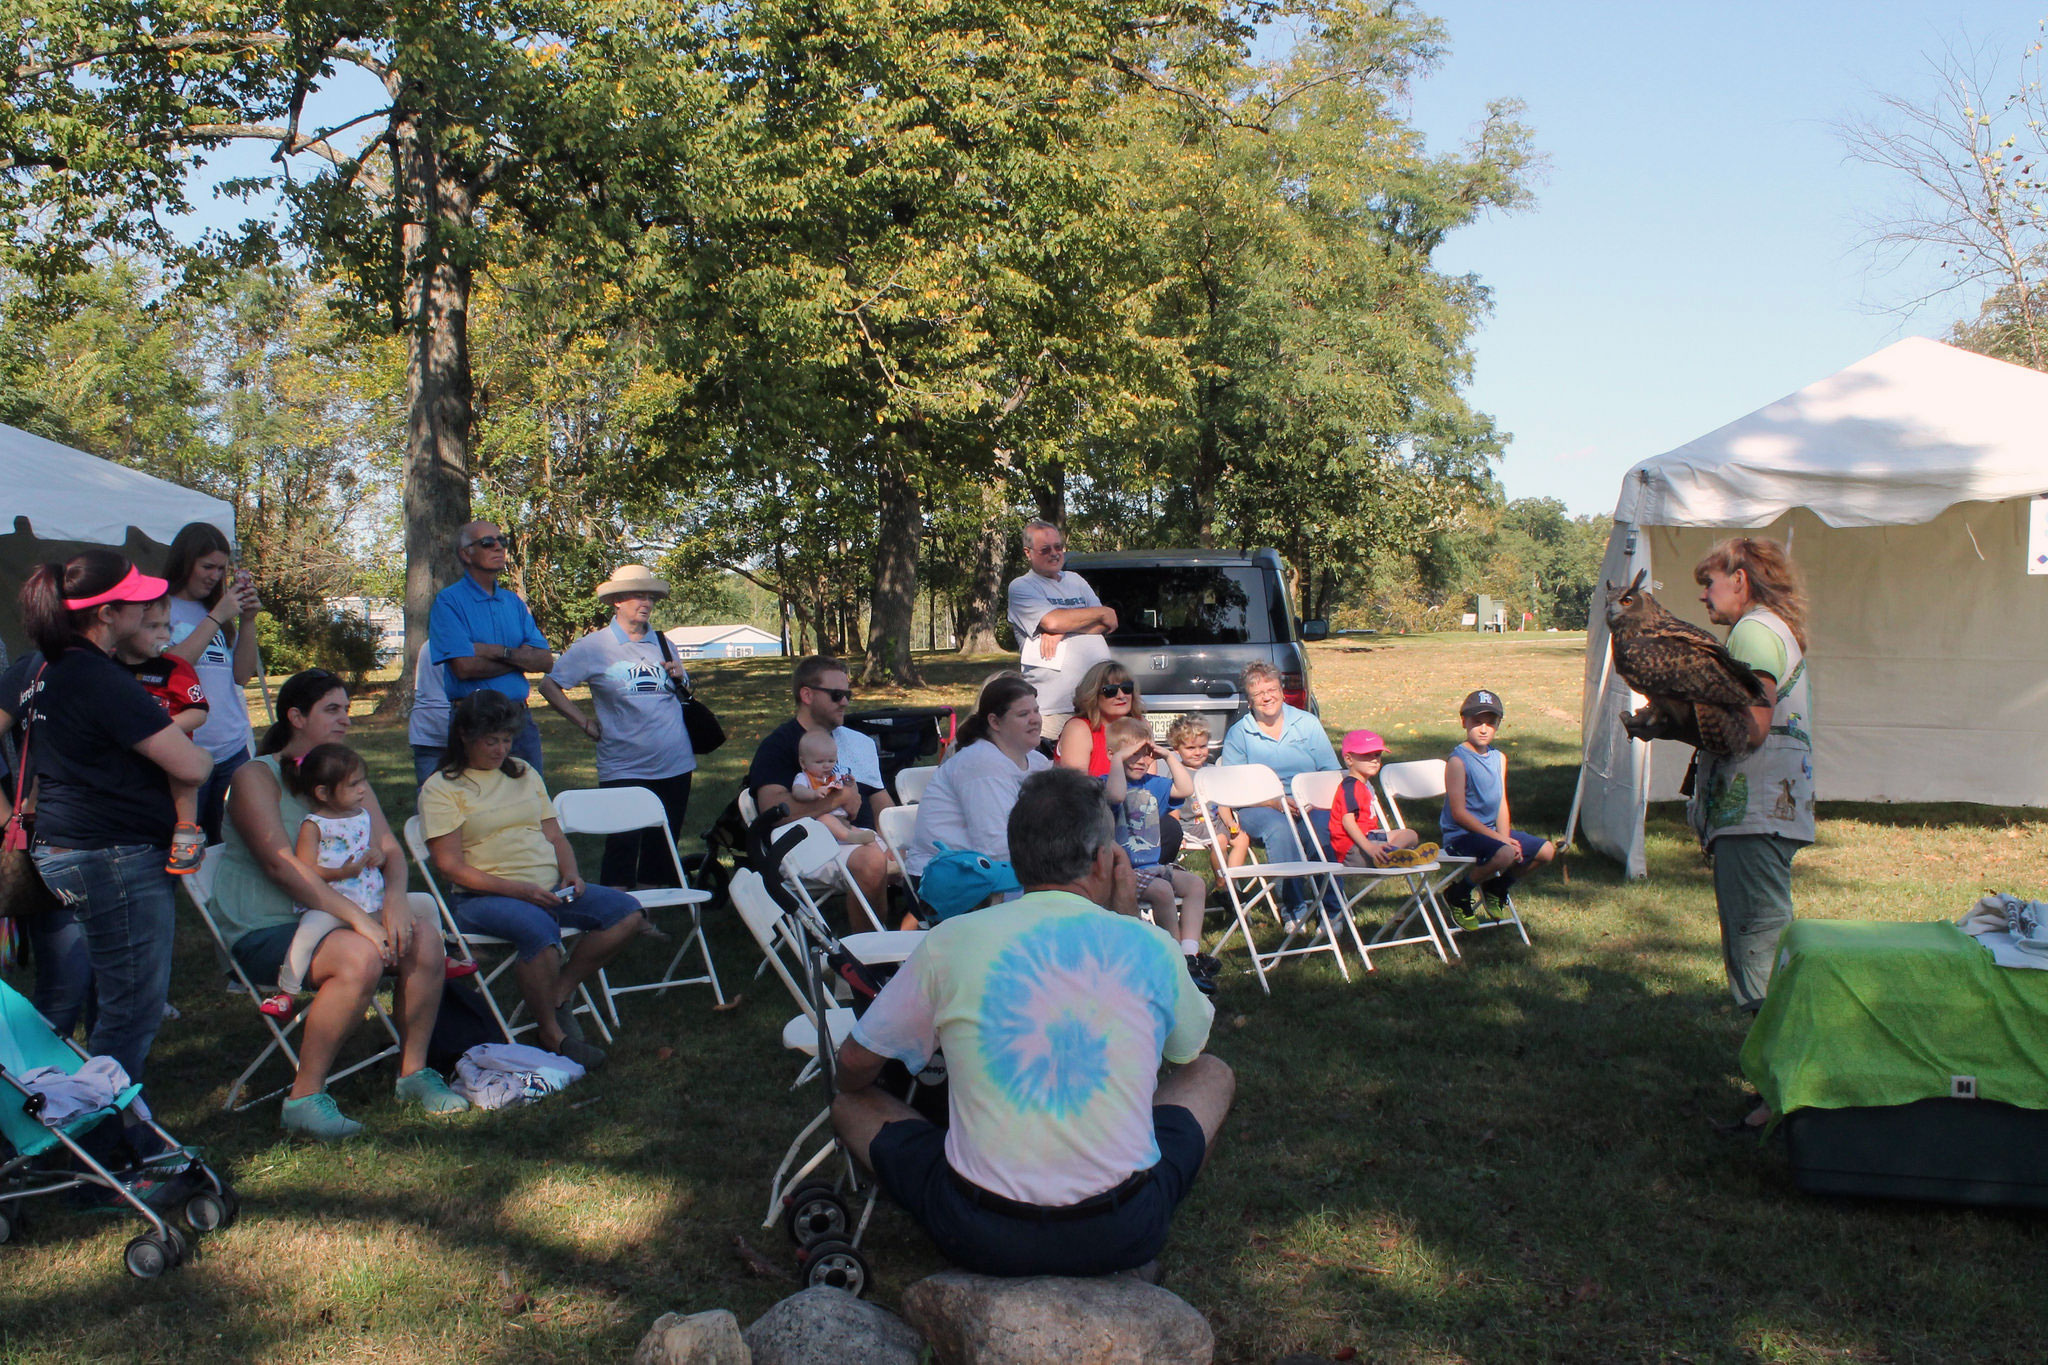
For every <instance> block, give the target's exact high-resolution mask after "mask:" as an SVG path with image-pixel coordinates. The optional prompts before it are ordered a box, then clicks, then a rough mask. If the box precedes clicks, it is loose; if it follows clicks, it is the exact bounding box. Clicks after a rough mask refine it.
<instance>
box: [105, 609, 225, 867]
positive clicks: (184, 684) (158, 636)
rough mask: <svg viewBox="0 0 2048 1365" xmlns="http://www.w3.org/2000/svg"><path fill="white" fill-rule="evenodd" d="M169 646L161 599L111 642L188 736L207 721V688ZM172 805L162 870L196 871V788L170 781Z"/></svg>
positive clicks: (117, 657) (200, 847)
mask: <svg viewBox="0 0 2048 1365" xmlns="http://www.w3.org/2000/svg"><path fill="white" fill-rule="evenodd" d="M170 643H171V604H170V599H169V598H162V597H160V598H158V599H157V600H156V601H154V602H151V603H150V604H149V605H148V606H146V607H144V608H143V610H142V624H141V625H140V626H139V627H137V628H136V631H135V633H134V634H133V635H130V636H127V637H126V638H124V639H120V640H116V641H115V642H114V661H115V662H116V663H118V664H120V665H121V667H123V668H125V669H127V670H128V671H129V672H130V673H133V674H134V675H135V681H137V682H139V683H141V684H142V690H143V691H145V692H147V693H149V695H150V696H152V697H155V698H156V699H157V701H158V702H159V703H161V704H162V706H163V708H164V710H165V711H167V712H168V713H169V714H170V717H171V724H173V725H175V726H177V727H178V728H179V729H180V730H182V731H184V732H185V733H186V734H187V735H190V734H191V733H192V732H193V731H195V730H197V729H198V728H199V727H200V726H202V725H204V724H205V723H206V713H207V706H206V689H205V688H203V687H201V686H200V685H199V675H198V674H197V673H195V672H193V671H192V665H190V664H188V663H186V662H185V661H184V660H183V659H181V658H179V657H178V656H177V655H175V654H166V653H164V650H165V649H166V648H168V647H169V645H170ZM171 804H173V805H174V806H176V807H177V809H178V825H177V828H176V829H175V830H173V831H172V832H171V859H170V861H169V862H167V863H165V864H164V871H166V872H176V873H179V874H184V873H189V872H197V871H198V870H199V863H200V860H201V859H202V858H204V857H205V856H206V832H205V831H204V830H202V829H201V828H200V827H199V788H198V786H196V785H194V784H190V783H185V782H173V783H171Z"/></svg>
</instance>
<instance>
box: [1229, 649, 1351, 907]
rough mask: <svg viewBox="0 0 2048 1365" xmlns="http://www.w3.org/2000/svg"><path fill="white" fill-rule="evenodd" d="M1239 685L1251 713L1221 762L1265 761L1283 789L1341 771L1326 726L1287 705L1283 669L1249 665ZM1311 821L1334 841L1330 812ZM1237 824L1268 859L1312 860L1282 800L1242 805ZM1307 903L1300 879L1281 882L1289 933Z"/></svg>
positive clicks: (1232, 733)
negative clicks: (1308, 776) (1303, 776)
mask: <svg viewBox="0 0 2048 1365" xmlns="http://www.w3.org/2000/svg"><path fill="white" fill-rule="evenodd" d="M1240 686H1242V687H1243V689H1244V695H1245V700H1246V701H1247V702H1249V703H1250V704H1251V710H1250V711H1249V712H1248V713H1246V714H1245V715H1242V716H1239V717H1238V718H1237V722H1236V723H1235V724H1233V725H1232V726H1231V727H1230V729H1229V730H1228V731H1227V732H1225V734H1224V736H1223V752H1222V754H1221V755H1220V756H1219V757H1218V759H1217V762H1218V763H1220V764H1224V765H1228V764H1232V763H1263V764H1264V765H1265V766H1267V767H1268V768H1271V769H1272V770H1273V771H1274V772H1275V773H1276V774H1278V775H1279V778H1280V785H1281V786H1282V787H1283V788H1284V787H1286V786H1288V785H1289V784H1290V783H1292V782H1293V780H1294V778H1295V775H1296V774H1297V773H1319V772H1336V771H1337V770H1338V768H1339V764H1338V762H1337V750H1336V749H1335V747H1334V746H1332V745H1331V743H1330V737H1329V736H1328V735H1327V734H1325V733H1323V723H1322V722H1321V721H1319V720H1317V719H1316V718H1315V717H1314V716H1312V715H1310V714H1309V713H1308V712H1306V711H1303V710H1300V709H1298V708H1296V707H1292V706H1289V705H1288V704H1287V702H1286V699H1285V695H1284V694H1283V693H1282V691H1281V688H1280V670H1279V669H1277V668H1275V667H1274V666H1273V665H1272V664H1270V663H1267V662H1265V661H1264V660H1260V661H1259V662H1256V663H1251V664H1247V665H1246V666H1245V670H1244V674H1243V677H1242V679H1241V682H1240ZM1283 801H1284V802H1285V806H1287V807H1291V806H1292V805H1293V801H1292V799H1291V798H1283ZM1309 818H1310V819H1311V820H1318V821H1319V823H1318V826H1317V829H1316V834H1317V835H1318V836H1319V837H1320V838H1322V839H1323V840H1324V841H1325V842H1326V843H1327V842H1328V840H1329V837H1330V833H1329V826H1328V821H1329V814H1328V812H1326V811H1312V812H1310V814H1309ZM1237 822H1238V824H1239V826H1240V827H1242V828H1243V830H1244V832H1245V833H1247V834H1249V835H1251V836H1252V838H1253V839H1254V840H1256V841H1257V842H1258V844H1259V846H1260V847H1261V848H1263V849H1265V850H1266V856H1267V857H1268V858H1273V859H1279V860H1286V859H1298V858H1303V857H1305V856H1307V855H1306V854H1305V853H1304V852H1303V850H1302V847H1301V841H1300V839H1298V838H1297V837H1296V835H1295V833H1294V823H1293V821H1292V820H1290V819H1289V818H1288V813H1287V809H1286V808H1284V807H1283V804H1282V802H1280V801H1276V802H1274V803H1273V804H1272V805H1268V806H1253V807H1250V808H1245V807H1239V808H1238V811H1237ZM1306 899H1307V892H1306V890H1305V889H1304V888H1303V886H1302V883H1301V881H1300V880H1299V879H1293V880H1289V881H1286V882H1282V883H1281V885H1280V904H1281V919H1282V921H1283V922H1284V923H1285V924H1286V925H1287V927H1288V929H1289V932H1293V931H1294V930H1296V929H1298V928H1299V927H1300V921H1301V920H1302V918H1303V917H1304V915H1305V913H1306V910H1305V906H1304V904H1303V903H1304V901H1306Z"/></svg>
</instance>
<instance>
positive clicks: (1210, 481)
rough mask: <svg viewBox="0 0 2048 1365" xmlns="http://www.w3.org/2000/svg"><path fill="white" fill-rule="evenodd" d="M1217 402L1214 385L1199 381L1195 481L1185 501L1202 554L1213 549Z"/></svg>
mask: <svg viewBox="0 0 2048 1365" xmlns="http://www.w3.org/2000/svg"><path fill="white" fill-rule="evenodd" d="M1216 400H1217V395H1216V385H1215V383H1214V382H1213V381H1210V380H1204V381H1202V397H1201V401H1200V406H1199V407H1198V409H1197V411H1196V413H1195V427H1196V449H1195V477H1194V479H1193V480H1192V481H1191V482H1190V483H1189V485H1188V498H1189V501H1191V502H1192V503H1193V504H1194V512H1195V544H1196V545H1197V546H1199V547H1201V548H1202V549H1204V550H1213V549H1215V548H1216V486H1217V484H1218V483H1220V482H1221V481H1222V477H1223V454H1222V450H1221V441H1220V438H1219V437H1218V435H1217V432H1216V411H1215V405H1216Z"/></svg>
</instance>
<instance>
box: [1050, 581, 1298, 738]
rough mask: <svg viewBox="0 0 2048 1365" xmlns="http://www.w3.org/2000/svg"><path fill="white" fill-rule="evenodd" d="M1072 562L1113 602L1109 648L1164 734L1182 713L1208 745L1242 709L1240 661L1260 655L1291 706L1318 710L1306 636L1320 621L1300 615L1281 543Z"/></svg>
mask: <svg viewBox="0 0 2048 1365" xmlns="http://www.w3.org/2000/svg"><path fill="white" fill-rule="evenodd" d="M1066 567H1067V568H1068V569H1071V570H1072V571H1073V572H1075V573H1078V574H1080V575H1081V576H1082V577H1083V578H1085V579H1087V580H1088V586H1090V587H1092V588H1093V589H1095V595H1096V596H1097V597H1100V598H1101V599H1102V603H1103V605H1104V606H1107V607H1114V608H1115V609H1116V619H1117V628H1116V631H1115V632H1114V633H1113V634H1112V635H1110V637H1109V650H1110V653H1111V654H1113V655H1114V656H1115V657H1116V660H1117V662H1118V663H1120V664H1122V665H1123V666H1124V667H1125V668H1127V669H1129V670H1130V674H1131V676H1132V677H1133V678H1136V679H1137V680H1138V688H1139V691H1140V692H1142V693H1143V694H1144V697H1145V716H1146V719H1148V720H1150V721H1151V722H1152V733H1153V734H1155V735H1158V736H1159V737H1161V738H1162V739H1163V738H1164V737H1165V735H1166V729H1167V727H1168V726H1170V725H1171V724H1173V722H1174V720H1175V719H1177V718H1178V717H1180V716H1183V715H1191V716H1195V717H1198V718H1199V719H1201V721H1202V722H1203V723H1204V724H1206V725H1207V726H1208V727H1209V743H1210V745H1211V747H1214V746H1217V745H1220V744H1221V743H1222V742H1223V732H1224V731H1225V730H1227V729H1228V728H1230V723H1231V722H1232V721H1234V720H1236V719H1237V718H1238V717H1239V716H1241V715H1243V714H1244V712H1245V699H1244V694H1243V692H1242V691H1241V690H1240V689H1239V687H1238V676H1239V674H1240V673H1242V672H1243V670H1244V666H1245V665H1246V664H1248V663H1251V662H1252V661H1253V660H1256V659H1263V660H1265V661H1267V662H1268V663H1271V664H1272V665H1273V666H1274V667H1275V668H1278V669H1279V670H1280V685H1281V689H1282V690H1283V691H1284V692H1285V693H1286V696H1287V704H1288V705H1289V706H1298V707H1300V708H1301V709H1302V710H1304V711H1311V712H1314V711H1317V709H1318V708H1317V706H1316V701H1315V694H1314V693H1313V692H1312V691H1310V689H1309V680H1308V651H1306V650H1305V649H1303V648H1302V642H1303V641H1304V640H1320V639H1322V638H1323V637H1324V636H1326V635H1327V634H1329V629H1328V627H1327V625H1326V624H1325V623H1324V622H1322V621H1305V622H1304V621H1297V620H1296V619H1295V616H1294V610H1293V608H1292V607H1291V606H1290V605H1289V604H1288V601H1287V581H1286V574H1285V571H1284V566H1283V565H1282V564H1281V561H1280V552H1279V551H1277V550H1253V551H1252V552H1251V553H1250V554H1235V553H1232V552H1230V551H1226V550H1130V551H1120V552H1113V553H1104V554H1089V555H1081V554H1076V555H1068V556H1067V562H1066Z"/></svg>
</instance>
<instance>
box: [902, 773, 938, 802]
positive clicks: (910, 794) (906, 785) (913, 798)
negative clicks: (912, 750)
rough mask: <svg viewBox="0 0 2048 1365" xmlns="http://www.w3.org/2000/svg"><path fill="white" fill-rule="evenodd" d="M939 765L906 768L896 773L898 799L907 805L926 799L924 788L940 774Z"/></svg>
mask: <svg viewBox="0 0 2048 1365" xmlns="http://www.w3.org/2000/svg"><path fill="white" fill-rule="evenodd" d="M938 772H939V769H938V765H936V764H934V765H932V766H931V767H929V768H905V769H903V771H901V772H899V773H897V774H896V799H897V800H898V801H899V802H901V803H902V804H904V805H906V806H914V805H916V804H917V803H918V802H919V801H922V800H923V799H924V789H925V788H926V787H929V786H930V785H931V782H932V779H933V778H934V777H936V776H938Z"/></svg>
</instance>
